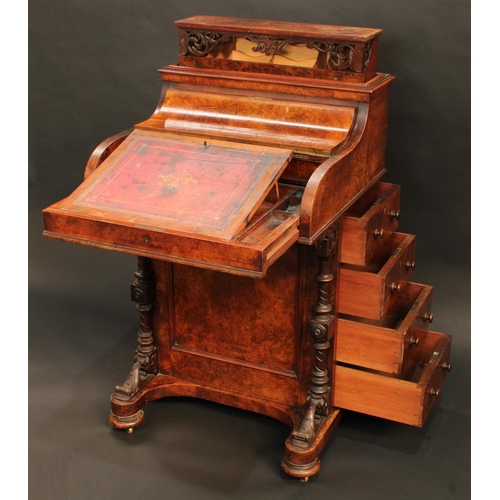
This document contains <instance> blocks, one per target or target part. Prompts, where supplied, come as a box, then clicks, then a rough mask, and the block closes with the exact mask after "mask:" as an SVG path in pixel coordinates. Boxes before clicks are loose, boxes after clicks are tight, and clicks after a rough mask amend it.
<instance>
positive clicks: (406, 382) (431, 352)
mask: <svg viewBox="0 0 500 500" xmlns="http://www.w3.org/2000/svg"><path fill="white" fill-rule="evenodd" d="M416 334H417V335H418V336H419V337H420V339H421V345H420V347H421V350H420V353H419V355H418V356H416V357H415V358H412V360H411V362H410V363H409V364H408V366H407V369H406V370H405V374H404V376H403V377H402V378H395V377H391V376H388V375H384V374H381V373H376V372H371V371H364V370H357V369H354V368H350V367H346V366H338V365H337V366H336V367H335V372H334V391H333V393H334V397H333V399H334V405H335V407H337V408H344V409H346V410H352V411H357V412H360V413H366V414H367V415H373V416H376V417H381V418H386V419H388V420H394V421H396V422H401V423H403V424H409V425H414V426H417V427H422V426H423V424H424V422H425V419H426V417H427V415H428V414H429V411H430V409H431V408H432V405H433V404H434V402H435V400H436V398H437V397H438V396H439V393H440V388H441V385H442V383H443V381H444V379H445V377H446V374H447V373H448V371H449V370H450V368H451V365H450V363H449V358H450V348H451V336H450V335H445V334H442V333H436V332H431V331H425V330H419V331H418V332H416Z"/></svg>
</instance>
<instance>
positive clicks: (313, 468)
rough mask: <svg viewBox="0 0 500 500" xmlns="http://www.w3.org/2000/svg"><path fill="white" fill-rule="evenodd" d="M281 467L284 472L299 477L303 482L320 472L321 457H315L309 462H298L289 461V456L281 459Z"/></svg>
mask: <svg viewBox="0 0 500 500" xmlns="http://www.w3.org/2000/svg"><path fill="white" fill-rule="evenodd" d="M281 468H282V469H283V472H286V473H287V474H288V475H289V476H292V477H297V478H299V479H300V480H301V481H302V482H303V483H307V481H309V478H310V477H311V476H314V475H315V474H317V473H318V472H319V469H320V468H321V463H320V461H319V458H315V459H314V460H313V461H312V462H311V463H308V464H296V463H292V462H290V461H288V460H287V458H286V457H284V458H283V460H282V461H281Z"/></svg>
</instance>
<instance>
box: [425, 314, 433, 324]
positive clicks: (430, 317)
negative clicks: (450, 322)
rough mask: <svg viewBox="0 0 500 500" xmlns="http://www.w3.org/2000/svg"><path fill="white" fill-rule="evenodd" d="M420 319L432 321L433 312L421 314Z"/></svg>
mask: <svg viewBox="0 0 500 500" xmlns="http://www.w3.org/2000/svg"><path fill="white" fill-rule="evenodd" d="M422 319H423V320H424V321H428V322H429V323H432V322H433V321H434V314H432V313H431V314H429V313H424V314H423V316H422Z"/></svg>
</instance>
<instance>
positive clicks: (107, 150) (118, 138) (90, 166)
mask: <svg viewBox="0 0 500 500" xmlns="http://www.w3.org/2000/svg"><path fill="white" fill-rule="evenodd" d="M132 130H133V129H131V128H130V129H128V130H124V131H123V132H120V133H119V134H115V135H113V136H111V137H108V138H107V139H106V140H104V141H102V142H101V144H99V146H97V147H96V148H95V149H94V152H93V153H92V154H91V155H90V158H89V161H88V162H87V165H86V167H85V173H84V174H83V178H84V179H86V178H87V177H88V176H89V175H90V174H91V173H92V172H93V171H94V170H96V169H97V168H98V167H99V165H101V163H102V162H103V161H104V160H105V159H106V158H107V157H108V156H109V155H110V154H111V153H112V152H113V151H114V150H115V149H116V148H117V147H118V146H119V145H120V144H121V143H122V142H123V141H124V140H125V139H126V138H127V137H128V136H129V135H130V133H131V132H132Z"/></svg>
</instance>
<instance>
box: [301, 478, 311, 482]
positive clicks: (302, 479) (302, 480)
mask: <svg viewBox="0 0 500 500" xmlns="http://www.w3.org/2000/svg"><path fill="white" fill-rule="evenodd" d="M307 481H309V477H303V478H301V480H300V482H302V483H307Z"/></svg>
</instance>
